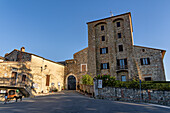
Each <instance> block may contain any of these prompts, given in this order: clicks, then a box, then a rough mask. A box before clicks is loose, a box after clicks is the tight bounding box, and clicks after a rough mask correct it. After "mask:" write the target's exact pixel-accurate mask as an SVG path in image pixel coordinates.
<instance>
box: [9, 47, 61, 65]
mask: <svg viewBox="0 0 170 113" xmlns="http://www.w3.org/2000/svg"><path fill="white" fill-rule="evenodd" d="M14 51H19V52H22V53H26V54H29V55H34V56H36V57H39V58H42V59H44V60H47V61H50V62H53V63H56V64H59V65H63V64H61V63H58V62H55V61H52V60H49V59H46V58H44V57H41V56H39V55H36V54H33V53H28V52H23V51H20V50H18V49H14V50H13V51H12V52H14ZM12 52H10V53H9V54H8V55H10V54H11V53H12ZM8 55H7V56H8ZM63 66H64V65H63Z"/></svg>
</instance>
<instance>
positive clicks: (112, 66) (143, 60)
mask: <svg viewBox="0 0 170 113" xmlns="http://www.w3.org/2000/svg"><path fill="white" fill-rule="evenodd" d="M87 25H88V47H87V48H85V49H83V50H81V51H79V52H77V53H75V54H74V55H73V59H70V60H65V61H63V62H54V61H51V60H48V59H45V58H43V57H41V56H38V55H35V54H32V53H27V52H25V48H24V47H22V48H21V50H17V49H15V50H13V51H12V52H10V53H9V54H6V55H5V56H4V57H0V79H1V80H0V84H1V86H5V85H10V84H15V85H19V86H25V87H28V88H30V89H33V90H32V93H34V94H37V93H40V92H49V91H50V90H51V88H57V89H58V90H62V89H69V88H68V86H69V84H70V83H69V82H70V81H72V82H73V83H74V84H75V85H76V86H75V89H77V87H78V84H80V83H81V78H82V76H83V75H85V74H89V75H91V76H92V77H95V76H97V75H110V76H115V77H116V79H117V80H120V81H130V80H132V79H134V78H138V79H141V80H144V81H151V80H152V81H165V80H166V79H165V72H164V64H163V58H164V55H165V52H166V51H165V50H161V49H156V48H149V47H143V46H137V45H134V43H133V34H132V33H133V28H132V20H131V13H125V14H121V15H117V16H111V17H108V18H104V19H100V20H96V21H92V22H88V23H87ZM70 76H72V79H73V80H74V81H73V80H70ZM13 82H14V83H13ZM16 83H17V84H16Z"/></svg>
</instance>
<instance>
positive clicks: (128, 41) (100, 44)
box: [87, 13, 165, 81]
mask: <svg viewBox="0 0 170 113" xmlns="http://www.w3.org/2000/svg"><path fill="white" fill-rule="evenodd" d="M87 24H88V65H87V67H88V74H90V75H92V76H93V77H94V76H96V75H105V74H107V75H111V76H115V77H116V78H117V80H121V81H129V80H132V79H133V78H140V79H141V80H145V81H150V80H153V81H165V72H164V66H163V57H164V54H165V50H161V49H155V48H148V47H142V46H136V45H134V44H133V35H132V32H133V29H132V21H131V13H125V14H122V15H118V16H113V17H109V18H105V19H101V20H97V21H92V22H88V23H87Z"/></svg>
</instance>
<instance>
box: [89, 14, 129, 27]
mask: <svg viewBox="0 0 170 113" xmlns="http://www.w3.org/2000/svg"><path fill="white" fill-rule="evenodd" d="M123 15H130V17H131V13H130V12H127V13H124V14H120V15H116V16H111V17H107V18H103V19H99V20H94V21H91V22H87V24H90V23H93V22H97V21H101V20H106V19H110V18H115V17H119V16H123Z"/></svg>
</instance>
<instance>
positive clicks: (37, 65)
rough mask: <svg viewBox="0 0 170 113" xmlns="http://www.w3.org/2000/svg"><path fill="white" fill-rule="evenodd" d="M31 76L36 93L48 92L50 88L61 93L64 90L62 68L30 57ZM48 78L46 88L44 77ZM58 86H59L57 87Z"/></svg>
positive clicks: (56, 64)
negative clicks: (35, 85)
mask: <svg viewBox="0 0 170 113" xmlns="http://www.w3.org/2000/svg"><path fill="white" fill-rule="evenodd" d="M31 59H32V60H31V74H32V75H33V82H34V83H36V84H37V85H38V87H37V88H35V89H36V91H37V92H41V91H42V90H43V92H45V93H46V92H49V91H50V88H51V87H55V88H57V89H58V90H59V91H61V90H62V89H63V88H64V66H63V65H61V64H58V63H55V62H51V61H48V60H46V59H43V58H40V57H37V56H34V55H32V56H31ZM47 75H49V76H50V80H49V81H50V82H49V86H46V76H47ZM58 84H60V86H59V85H58Z"/></svg>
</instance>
